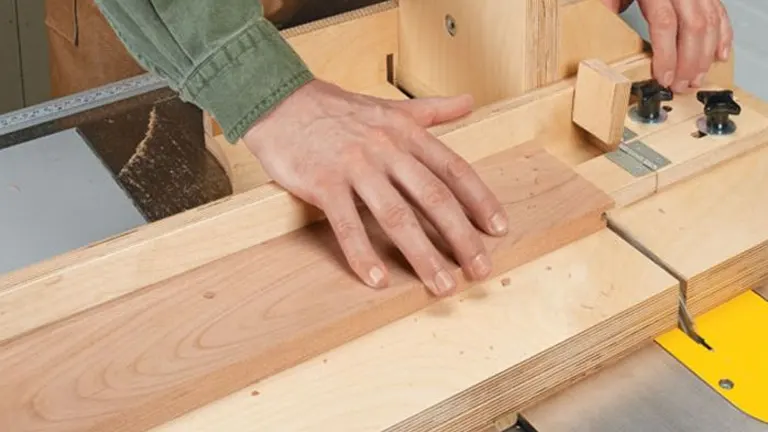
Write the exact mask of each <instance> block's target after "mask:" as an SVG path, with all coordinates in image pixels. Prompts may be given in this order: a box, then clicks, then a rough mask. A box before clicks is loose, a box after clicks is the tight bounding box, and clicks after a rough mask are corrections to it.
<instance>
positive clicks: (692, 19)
mask: <svg viewBox="0 0 768 432" xmlns="http://www.w3.org/2000/svg"><path fill="white" fill-rule="evenodd" d="M603 1H604V3H606V5H607V6H608V7H610V8H611V9H613V10H614V11H620V10H622V8H626V7H627V6H629V4H631V0H603ZM637 3H638V6H639V7H640V10H641V11H642V13H643V16H644V17H645V20H646V21H647V22H648V30H649V33H650V38H651V45H652V46H653V77H654V78H655V79H656V80H657V81H658V82H659V84H661V85H663V86H665V87H670V88H671V89H672V90H673V91H674V92H676V93H681V92H686V91H690V90H692V89H695V88H698V87H701V85H702V82H703V80H704V76H705V75H706V73H707V72H708V71H709V69H710V67H711V66H712V64H713V63H714V62H716V61H726V60H728V58H729V56H730V54H731V48H732V46H731V45H732V43H733V28H732V26H731V22H730V19H729V17H728V12H727V11H726V9H725V6H723V4H722V3H721V2H720V0H637Z"/></svg>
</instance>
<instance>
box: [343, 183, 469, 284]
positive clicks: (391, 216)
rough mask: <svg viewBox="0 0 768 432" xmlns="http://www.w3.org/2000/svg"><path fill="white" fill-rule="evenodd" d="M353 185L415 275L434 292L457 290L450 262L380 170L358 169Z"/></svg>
mask: <svg viewBox="0 0 768 432" xmlns="http://www.w3.org/2000/svg"><path fill="white" fill-rule="evenodd" d="M352 184H353V187H354V189H355V190H356V191H357V194H358V195H359V196H360V197H361V198H362V200H363V201H364V202H365V204H366V205H367V206H368V208H369V209H370V210H371V213H373V215H374V217H375V218H376V220H377V221H378V222H379V225H381V227H382V228H383V229H384V232H385V233H386V234H387V236H388V237H389V238H390V239H392V242H393V243H394V244H395V245H396V246H397V248H398V249H399V250H400V251H401V252H402V253H403V255H404V256H405V258H406V259H407V260H408V262H409V263H410V264H411V266H412V267H413V269H414V271H415V272H416V274H417V275H418V276H419V278H420V279H421V280H422V281H423V282H424V284H425V285H426V286H427V288H429V290H430V291H432V292H433V293H434V294H435V295H438V296H445V295H450V294H451V293H453V292H454V290H455V289H456V281H455V279H454V277H453V276H452V275H451V273H450V271H449V269H448V266H447V262H446V261H445V259H444V258H443V257H442V256H441V255H440V253H439V252H438V251H437V249H436V248H435V246H434V245H433V244H432V242H431V241H430V240H429V238H428V237H427V235H426V234H425V233H424V230H423V228H422V227H421V224H419V221H418V219H417V218H416V215H415V214H414V212H413V210H412V209H411V207H410V206H409V205H408V203H407V202H406V201H405V199H403V197H402V196H401V195H400V193H399V192H398V191H397V190H396V189H395V188H394V186H393V185H392V184H391V183H390V182H389V180H388V179H387V178H386V176H384V175H383V174H382V173H380V172H379V171H378V170H357V171H356V172H353V173H352Z"/></svg>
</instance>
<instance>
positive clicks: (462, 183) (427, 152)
mask: <svg viewBox="0 0 768 432" xmlns="http://www.w3.org/2000/svg"><path fill="white" fill-rule="evenodd" d="M410 140H411V142H412V147H411V151H412V153H413V155H414V156H416V158H417V159H418V160H419V161H421V162H422V163H423V164H424V165H425V166H427V167H428V168H429V169H430V170H431V171H432V172H433V173H435V175H436V176H437V177H438V178H439V179H440V180H441V181H442V182H443V183H445V184H446V185H447V186H448V188H449V189H450V190H451V191H452V192H453V194H454V195H455V196H456V198H458V200H459V202H461V204H463V206H464V207H465V208H466V209H467V212H468V213H469V215H470V216H471V217H472V219H473V220H474V221H475V224H476V225H477V226H478V227H479V228H480V229H482V230H483V231H485V232H486V233H488V234H489V235H495V236H501V235H505V234H506V233H507V231H508V224H509V222H508V219H507V214H506V212H505V211H504V208H503V207H502V205H501V203H500V202H499V200H498V199H497V198H496V195H495V194H494V193H493V191H491V189H490V188H489V187H488V185H487V184H486V183H485V182H484V181H483V180H482V179H481V178H480V176H479V175H478V174H477V171H475V170H474V169H473V168H472V166H471V165H470V164H469V163H468V162H467V161H466V160H464V159H463V158H462V157H461V156H459V155H458V154H456V153H455V152H454V151H452V150H451V149H450V148H448V147H447V146H446V145H445V144H443V143H442V142H441V141H440V140H438V139H437V138H435V137H434V136H433V135H432V134H430V133H429V132H427V131H426V130H423V129H415V130H413V132H412V133H411V137H410Z"/></svg>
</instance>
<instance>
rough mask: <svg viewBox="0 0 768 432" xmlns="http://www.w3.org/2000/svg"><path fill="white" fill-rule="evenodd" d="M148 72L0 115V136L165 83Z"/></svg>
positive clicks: (165, 83)
mask: <svg viewBox="0 0 768 432" xmlns="http://www.w3.org/2000/svg"><path fill="white" fill-rule="evenodd" d="M167 85H168V84H167V82H166V81H165V80H164V79H162V78H160V77H158V76H156V75H154V74H151V73H147V74H144V75H139V76H136V77H132V78H128V79H125V80H122V81H117V82H114V83H111V84H107V85H105V86H102V87H97V88H94V89H91V90H87V91H85V92H82V93H78V94H74V95H71V96H66V97H63V98H60V99H54V100H51V101H47V102H43V103H41V104H38V105H33V106H31V107H28V108H24V109H21V110H18V111H13V112H10V113H8V114H5V115H1V116H0V136H1V135H5V134H8V133H12V132H16V131H19V130H22V129H26V128H29V127H32V126H36V125H39V124H42V123H46V122H49V121H52V120H56V119H59V118H62V117H66V116H70V115H73V114H77V113H81V112H83V111H88V110H90V109H93V108H97V107H100V106H104V105H108V104H110V103H114V102H117V101H120V100H124V99H128V98H131V97H134V96H138V95H141V94H144V93H148V92H150V91H153V90H158V89H161V88H163V87H167Z"/></svg>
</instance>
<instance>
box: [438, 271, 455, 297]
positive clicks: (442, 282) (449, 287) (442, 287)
mask: <svg viewBox="0 0 768 432" xmlns="http://www.w3.org/2000/svg"><path fill="white" fill-rule="evenodd" d="M435 287H436V288H437V292H438V293H439V294H447V293H449V292H451V291H453V289H454V288H455V287H456V283H455V282H454V281H453V278H452V277H451V275H450V274H449V273H448V272H447V271H445V270H443V271H441V272H439V273H438V274H437V276H435Z"/></svg>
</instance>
